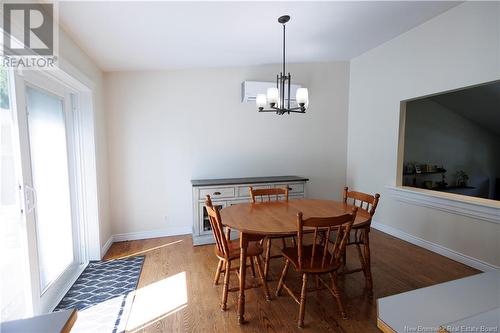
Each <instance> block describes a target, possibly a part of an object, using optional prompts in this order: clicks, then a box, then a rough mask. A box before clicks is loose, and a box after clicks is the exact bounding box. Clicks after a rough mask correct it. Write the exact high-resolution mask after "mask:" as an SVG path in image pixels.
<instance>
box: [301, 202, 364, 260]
mask: <svg viewBox="0 0 500 333" xmlns="http://www.w3.org/2000/svg"><path fill="white" fill-rule="evenodd" d="M357 210H358V208H357V207H353V209H352V211H351V213H347V214H343V215H339V216H334V217H311V218H308V219H303V218H302V213H298V214H297V224H298V232H297V236H298V237H297V238H298V242H297V244H298V249H297V251H298V258H299V267H301V268H307V267H304V266H303V265H304V262H309V263H310V265H311V267H310V268H312V267H313V265H314V264H317V263H318V259H321V267H320V268H322V269H328V268H329V267H334V266H336V265H338V264H339V263H340V261H341V260H342V255H343V253H344V251H345V248H346V245H347V241H348V240H349V233H350V231H351V227H352V224H353V223H354V220H355V219H356V213H357ZM304 227H308V229H307V231H308V233H310V231H311V229H312V230H314V233H313V240H312V251H311V257H310V258H307V257H305V255H306V254H305V253H304ZM333 232H335V235H334V236H335V238H334V240H332V241H329V242H326V241H325V240H327V239H330V235H333ZM309 260H310V261H309ZM315 268H318V267H315Z"/></svg>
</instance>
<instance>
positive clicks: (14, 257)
mask: <svg viewBox="0 0 500 333" xmlns="http://www.w3.org/2000/svg"><path fill="white" fill-rule="evenodd" d="M12 81H13V80H12V75H11V73H9V72H8V71H7V70H5V69H3V68H0V97H1V98H0V221H1V223H0V253H1V255H0V298H1V301H0V306H1V309H0V310H1V312H0V319H1V320H2V321H6V320H14V319H19V318H23V317H26V316H29V315H31V311H32V310H31V308H32V306H31V305H32V304H31V293H30V290H31V287H30V279H29V274H28V273H29V261H28V255H27V253H28V251H27V238H26V228H25V223H24V220H23V204H22V196H20V177H21V172H20V163H19V162H20V159H19V140H18V133H17V125H16V124H17V115H16V110H15V108H14V102H13V97H14V96H13V89H12Z"/></svg>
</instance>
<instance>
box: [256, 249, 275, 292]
mask: <svg viewBox="0 0 500 333" xmlns="http://www.w3.org/2000/svg"><path fill="white" fill-rule="evenodd" d="M254 260H255V263H256V264H257V271H258V272H259V275H260V279H261V280H262V287H263V288H264V295H265V296H266V301H270V300H271V295H269V288H268V287H267V281H266V276H265V275H264V272H263V271H262V264H261V262H260V257H259V256H255V257H254Z"/></svg>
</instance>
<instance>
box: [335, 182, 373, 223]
mask: <svg viewBox="0 0 500 333" xmlns="http://www.w3.org/2000/svg"><path fill="white" fill-rule="evenodd" d="M343 197H344V203H346V204H352V205H354V206H357V207H359V208H360V209H363V210H366V211H367V212H368V213H369V214H370V216H373V215H374V214H375V210H376V209H377V205H378V201H379V199H380V194H378V193H376V194H375V195H371V194H366V193H363V192H357V191H349V188H348V187H347V186H346V187H344V192H343Z"/></svg>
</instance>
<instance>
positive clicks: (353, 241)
mask: <svg viewBox="0 0 500 333" xmlns="http://www.w3.org/2000/svg"><path fill="white" fill-rule="evenodd" d="M342 196H343V200H344V203H345V204H350V205H354V206H357V207H359V209H362V210H364V211H365V212H367V213H368V214H369V215H370V217H373V215H374V214H375V210H376V209H377V205H378V202H379V199H380V194H378V193H376V194H375V195H371V194H367V193H363V192H357V191H349V188H348V187H347V186H346V187H344V191H343V194H342ZM370 223H371V218H370V221H369V223H368V225H366V224H365V225H361V226H353V228H352V230H351V231H352V232H351V236H350V237H349V241H348V242H347V246H351V245H354V246H356V249H357V252H358V258H359V261H360V263H361V267H360V268H356V269H351V270H346V269H345V265H346V263H347V255H346V253H347V251H345V252H344V255H343V260H342V262H343V265H344V267H343V268H344V271H343V274H350V273H356V272H361V271H362V272H363V274H364V275H365V280H366V287H367V289H368V290H369V291H371V290H372V289H373V280H372V275H371V259H370V239H369V232H370ZM361 246H363V249H362V248H361Z"/></svg>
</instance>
